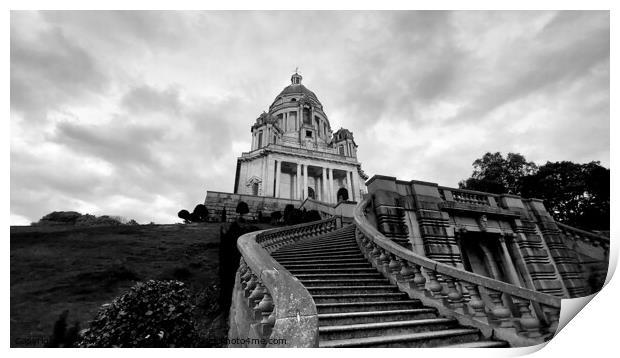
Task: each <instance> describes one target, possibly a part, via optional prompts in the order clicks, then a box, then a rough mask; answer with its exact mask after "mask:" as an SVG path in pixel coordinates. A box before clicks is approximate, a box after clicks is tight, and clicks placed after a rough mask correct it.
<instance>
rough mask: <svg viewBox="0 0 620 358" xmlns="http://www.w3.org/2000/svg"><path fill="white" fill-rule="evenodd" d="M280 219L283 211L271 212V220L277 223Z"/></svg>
mask: <svg viewBox="0 0 620 358" xmlns="http://www.w3.org/2000/svg"><path fill="white" fill-rule="evenodd" d="M280 219H282V213H281V212H279V211H274V212H272V213H271V222H272V223H274V224H275V223H277V222H279V221H280Z"/></svg>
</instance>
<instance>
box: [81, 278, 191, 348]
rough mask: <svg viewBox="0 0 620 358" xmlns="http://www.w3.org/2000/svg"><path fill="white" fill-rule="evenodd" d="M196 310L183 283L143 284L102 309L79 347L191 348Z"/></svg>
mask: <svg viewBox="0 0 620 358" xmlns="http://www.w3.org/2000/svg"><path fill="white" fill-rule="evenodd" d="M193 309H194V305H193V304H192V302H191V296H190V294H189V291H188V290H187V288H186V287H185V284H183V283H182V282H178V281H153V280H150V281H148V282H141V283H138V284H137V285H135V286H134V287H132V288H131V290H130V291H128V292H127V293H125V294H123V295H122V296H120V297H117V298H115V299H114V301H112V303H109V304H104V305H103V306H101V308H100V309H99V312H98V314H97V317H96V318H95V319H94V320H93V321H91V322H90V326H89V328H88V329H87V330H86V331H85V332H84V334H83V337H82V340H81V342H80V343H79V346H80V347H191V346H193V345H195V342H197V335H196V327H195V323H194V320H193V318H192V310H193Z"/></svg>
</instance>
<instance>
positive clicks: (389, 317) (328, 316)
mask: <svg viewBox="0 0 620 358" xmlns="http://www.w3.org/2000/svg"><path fill="white" fill-rule="evenodd" d="M436 317H437V310H435V309H433V308H411V309H399V310H385V311H358V312H340V313H319V326H338V325H349V324H360V323H373V322H385V321H407V320H414V319H427V318H436Z"/></svg>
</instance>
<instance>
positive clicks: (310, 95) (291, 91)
mask: <svg viewBox="0 0 620 358" xmlns="http://www.w3.org/2000/svg"><path fill="white" fill-rule="evenodd" d="M301 80H302V77H301V75H300V74H298V73H294V74H293V75H292V76H291V84H290V85H288V86H286V87H284V89H283V90H282V92H280V93H279V94H278V95H277V96H276V99H275V100H274V101H273V103H272V104H271V107H273V105H274V104H275V103H276V102H278V100H279V99H281V98H282V97H290V96H295V95H297V96H303V97H305V98H306V100H307V101H310V102H311V103H312V104H314V105H316V106H318V107H319V108H321V109H322V108H323V105H322V104H321V102H320V101H319V99H318V98H317V97H316V95H315V94H314V92H312V91H310V90H309V89H308V88H306V86H304V85H302V84H301Z"/></svg>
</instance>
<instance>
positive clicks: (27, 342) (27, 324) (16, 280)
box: [10, 224, 227, 347]
mask: <svg viewBox="0 0 620 358" xmlns="http://www.w3.org/2000/svg"><path fill="white" fill-rule="evenodd" d="M220 225H221V224H190V225H140V226H114V227H85V228H76V227H49V228H41V227H11V263H10V264H11V346H12V347H19V346H30V347H32V346H42V345H43V344H44V343H45V341H46V339H47V338H48V337H49V336H50V334H51V333H52V329H53V326H54V322H55V321H56V320H57V319H58V317H59V315H60V314H61V313H62V312H63V311H65V310H69V317H68V320H67V323H68V324H69V325H72V324H73V322H74V321H77V322H79V323H80V324H81V325H80V326H81V328H85V327H86V326H87V322H88V321H89V320H91V319H92V318H93V317H94V315H95V314H96V312H97V309H98V308H99V306H100V305H101V304H103V303H106V302H109V301H111V300H112V299H113V298H114V297H115V296H118V295H119V294H121V293H122V292H123V291H125V290H126V289H128V288H129V287H131V286H133V285H134V284H135V283H136V281H143V280H149V279H159V280H167V279H178V280H181V281H184V282H186V283H187V284H188V285H189V287H190V289H191V290H192V292H194V293H195V294H196V300H197V302H196V303H197V304H198V306H199V310H198V312H197V313H196V318H197V320H199V324H200V330H201V332H200V334H201V336H202V337H203V338H204V339H205V342H208V341H210V340H218V339H221V338H225V337H226V333H227V327H226V322H225V319H224V317H225V314H223V312H221V311H222V310H219V309H217V307H216V306H217V304H216V303H215V302H217V299H216V297H213V296H215V295H216V294H217V290H218V287H219V282H218V265H219V262H218V249H219V240H220V239H219V237H220V235H219V230H220ZM214 306H215V307H214ZM205 344H206V345H211V344H212V343H211V344H209V343H205ZM216 345H217V344H216Z"/></svg>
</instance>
